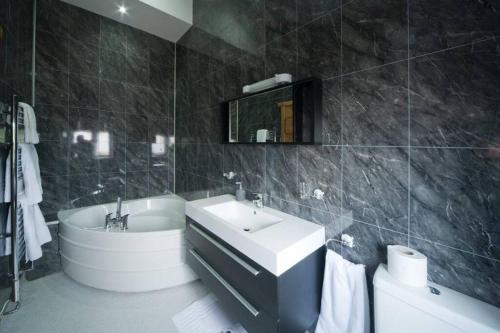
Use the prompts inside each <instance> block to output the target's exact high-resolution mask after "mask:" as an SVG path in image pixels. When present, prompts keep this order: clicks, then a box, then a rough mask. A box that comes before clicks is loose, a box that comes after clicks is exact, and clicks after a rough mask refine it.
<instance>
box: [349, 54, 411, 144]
mask: <svg viewBox="0 0 500 333" xmlns="http://www.w3.org/2000/svg"><path fill="white" fill-rule="evenodd" d="M407 78H408V63H407V62H400V63H396V64H393V65H387V66H384V67H379V68H376V69H372V70H368V71H363V72H358V73H355V74H352V75H349V76H345V77H342V89H343V90H342V105H343V110H342V120H343V135H344V141H343V142H344V144H348V145H368V146H407V145H408V117H409V115H408V89H407V87H408V84H407Z"/></svg>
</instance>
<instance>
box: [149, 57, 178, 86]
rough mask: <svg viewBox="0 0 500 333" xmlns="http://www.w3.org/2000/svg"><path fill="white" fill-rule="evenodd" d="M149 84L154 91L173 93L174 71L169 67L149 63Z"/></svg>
mask: <svg viewBox="0 0 500 333" xmlns="http://www.w3.org/2000/svg"><path fill="white" fill-rule="evenodd" d="M149 67H150V72H149V83H150V86H151V87H152V88H154V89H158V90H162V91H165V92H173V89H174V71H173V69H172V68H171V67H170V66H162V65H157V64H155V63H149Z"/></svg>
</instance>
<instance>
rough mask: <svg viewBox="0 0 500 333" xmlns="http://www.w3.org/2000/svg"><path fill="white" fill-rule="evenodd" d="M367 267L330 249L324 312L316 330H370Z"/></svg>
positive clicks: (334, 332) (326, 332)
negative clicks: (354, 262)
mask: <svg viewBox="0 0 500 333" xmlns="http://www.w3.org/2000/svg"><path fill="white" fill-rule="evenodd" d="M369 332H370V309H369V303H368V289H367V285H366V275H365V267H364V266H363V265H356V264H353V263H351V262H349V261H347V260H344V259H343V258H342V257H341V256H340V255H338V254H337V253H335V252H334V251H331V250H328V251H327V253H326V263H325V276H324V280H323V294H322V298H321V313H320V316H319V320H318V324H317V326H316V333H369Z"/></svg>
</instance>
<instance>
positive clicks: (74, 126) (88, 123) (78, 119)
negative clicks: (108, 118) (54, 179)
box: [68, 108, 99, 175]
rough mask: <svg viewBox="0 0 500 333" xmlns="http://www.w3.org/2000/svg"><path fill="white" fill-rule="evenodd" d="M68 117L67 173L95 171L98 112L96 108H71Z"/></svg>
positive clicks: (96, 163)
mask: <svg viewBox="0 0 500 333" xmlns="http://www.w3.org/2000/svg"><path fill="white" fill-rule="evenodd" d="M69 117H70V118H69V128H70V135H69V138H68V140H69V149H70V151H69V173H70V174H72V175H77V174H81V173H97V172H98V162H97V161H98V160H97V156H96V142H97V132H98V128H99V113H98V111H97V110H90V109H75V108H72V109H70V113H69Z"/></svg>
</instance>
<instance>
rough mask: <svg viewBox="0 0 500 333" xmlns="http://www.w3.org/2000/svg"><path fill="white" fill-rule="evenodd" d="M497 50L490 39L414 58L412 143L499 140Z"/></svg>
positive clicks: (485, 144)
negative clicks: (471, 45)
mask: <svg viewBox="0 0 500 333" xmlns="http://www.w3.org/2000/svg"><path fill="white" fill-rule="evenodd" d="M499 55H500V48H499V46H498V41H487V42H482V43H476V44H475V45H474V46H473V47H470V46H465V47H462V48H455V49H453V50H449V51H446V52H441V53H436V54H432V55H428V56H425V57H420V58H417V59H415V60H412V61H411V63H410V73H411V75H410V78H411V82H410V87H411V126H412V127H411V141H412V145H416V146H439V147H491V146H496V147H499V146H500V138H499V136H498V134H497V133H498V126H499V121H500V118H499V117H498V115H499V113H498V107H497V105H498V103H499V102H500V96H499V94H498V86H499V85H500V60H499V59H500V57H499ZM465 101H467V102H465Z"/></svg>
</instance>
